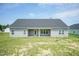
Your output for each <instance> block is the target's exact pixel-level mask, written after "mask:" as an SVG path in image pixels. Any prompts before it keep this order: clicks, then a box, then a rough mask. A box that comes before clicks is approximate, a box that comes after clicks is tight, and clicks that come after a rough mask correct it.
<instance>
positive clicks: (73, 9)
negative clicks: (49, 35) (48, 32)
mask: <svg viewBox="0 0 79 59" xmlns="http://www.w3.org/2000/svg"><path fill="white" fill-rule="evenodd" d="M20 18H21V19H28V18H31V19H32V18H35V19H36V18H37V19H39V18H48V19H49V18H53V19H55V18H60V19H61V20H62V21H64V22H65V23H66V24H67V25H72V24H75V23H79V4H78V3H70V4H68V3H25V4H23V3H14V4H13V3H0V24H12V23H13V22H14V21H15V20H16V19H20Z"/></svg>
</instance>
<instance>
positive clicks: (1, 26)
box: [0, 24, 9, 32]
mask: <svg viewBox="0 0 79 59" xmlns="http://www.w3.org/2000/svg"><path fill="white" fill-rule="evenodd" d="M8 27H9V24H7V25H1V24H0V31H1V32H4V30H5V29H6V28H8Z"/></svg>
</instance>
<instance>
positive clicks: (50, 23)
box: [10, 19, 67, 27]
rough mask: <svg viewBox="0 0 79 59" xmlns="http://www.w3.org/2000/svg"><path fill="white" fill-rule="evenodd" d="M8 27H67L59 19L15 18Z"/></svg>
mask: <svg viewBox="0 0 79 59" xmlns="http://www.w3.org/2000/svg"><path fill="white" fill-rule="evenodd" d="M10 27H67V25H66V24H65V23H64V22H63V21H61V20H60V19H17V20H16V21H15V22H14V23H13V24H11V25H10Z"/></svg>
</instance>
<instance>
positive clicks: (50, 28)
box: [10, 19, 68, 37]
mask: <svg viewBox="0 0 79 59" xmlns="http://www.w3.org/2000/svg"><path fill="white" fill-rule="evenodd" d="M10 36H11V37H28V36H39V37H40V36H51V37H67V36H68V26H67V25H66V24H65V23H64V22H63V21H61V20H60V19H17V20H16V21H15V22H14V23H13V24H11V25H10Z"/></svg>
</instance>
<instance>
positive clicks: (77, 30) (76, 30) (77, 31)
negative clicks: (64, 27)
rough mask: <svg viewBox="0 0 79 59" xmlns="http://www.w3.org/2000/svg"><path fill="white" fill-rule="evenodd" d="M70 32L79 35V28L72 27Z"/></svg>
mask: <svg viewBox="0 0 79 59" xmlns="http://www.w3.org/2000/svg"><path fill="white" fill-rule="evenodd" d="M69 33H70V34H78V35H79V29H70V30H69Z"/></svg>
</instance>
